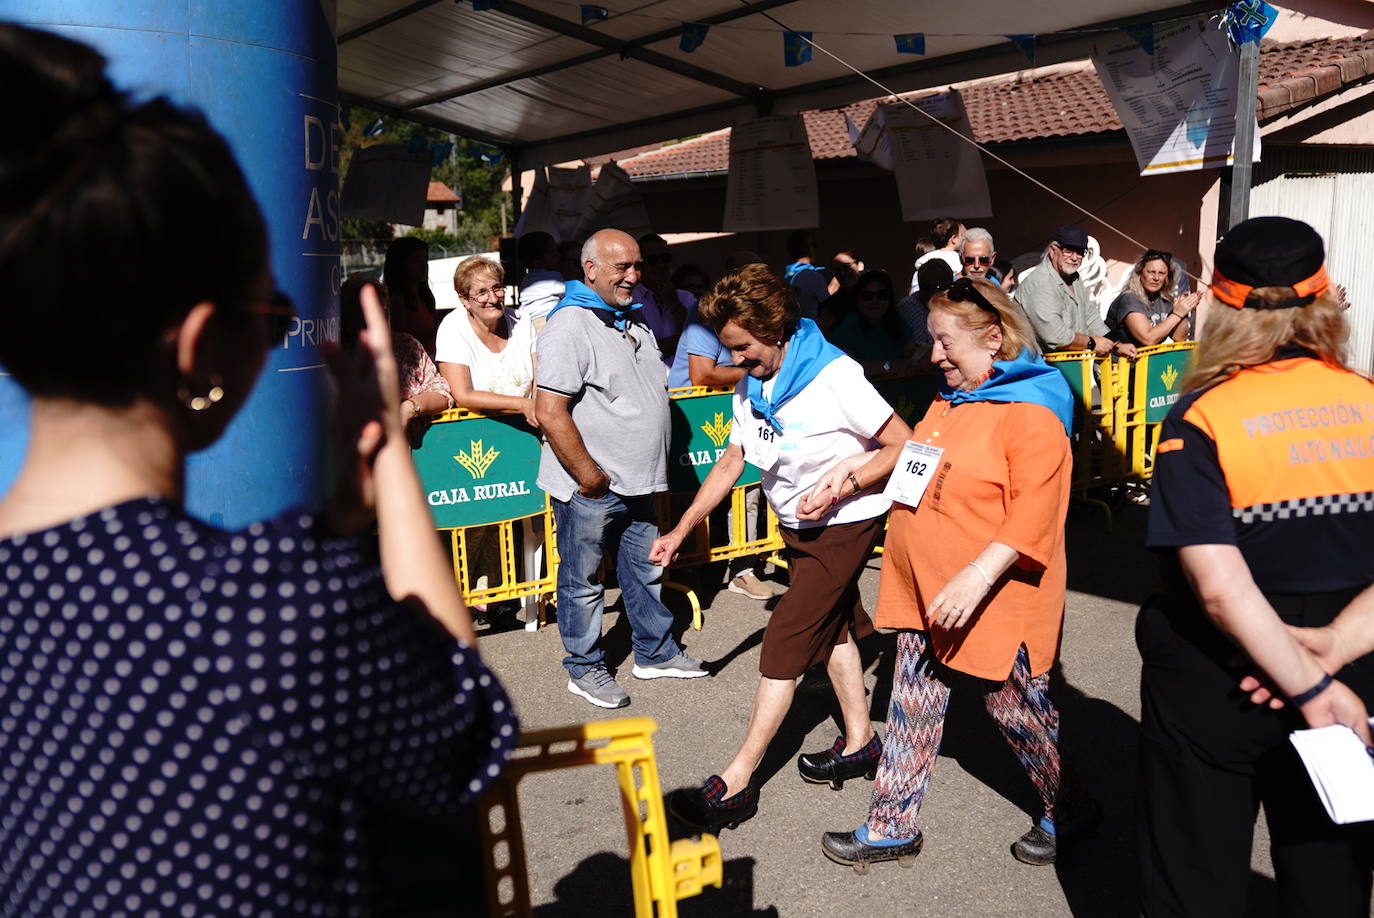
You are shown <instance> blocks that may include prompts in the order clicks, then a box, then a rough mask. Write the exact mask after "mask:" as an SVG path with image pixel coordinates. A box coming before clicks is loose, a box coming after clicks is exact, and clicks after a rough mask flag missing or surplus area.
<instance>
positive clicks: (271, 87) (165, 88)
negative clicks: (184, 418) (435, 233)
mask: <svg viewBox="0 0 1374 918" xmlns="http://www.w3.org/2000/svg"><path fill="white" fill-rule="evenodd" d="M0 19H8V20H11V21H17V22H20V23H22V24H24V25H28V26H31V27H33V28H39V29H46V30H49V31H52V32H57V33H60V34H62V35H65V36H67V37H69V38H74V39H76V40H78V41H82V42H85V43H86V44H89V45H91V46H93V47H95V48H97V49H98V50H99V51H100V52H101V53H103V54H104V55H105V56H106V58H108V59H109V62H110V66H109V73H110V75H111V77H112V78H113V80H114V82H115V84H116V85H118V86H120V87H121V88H124V89H128V90H131V91H133V92H134V94H135V96H136V97H137V98H148V97H151V96H155V95H166V96H168V97H170V98H171V99H172V100H173V101H175V102H177V103H178V104H182V105H189V106H193V107H195V108H199V109H200V110H201V111H203V112H204V113H205V114H206V116H207V117H208V118H209V119H210V122H211V124H213V125H214V126H215V128H216V129H218V130H219V131H220V133H222V134H223V135H224V136H225V137H226V138H227V139H228V141H229V144H230V146H231V147H232V148H233V149H234V152H235V154H236V155H237V156H238V159H239V163H240V164H241V165H242V167H243V170H244V172H245V173H246V175H247V176H248V184H249V186H250V187H251V188H252V189H253V192H254V194H255V195H256V196H257V199H258V204H259V206H260V207H261V208H262V212H263V216H264V217H265V219H266V221H267V227H268V233H269V236H270V251H271V257H272V269H273V271H274V273H275V275H276V279H277V284H278V286H279V287H280V288H281V289H282V290H284V291H285V292H286V293H287V295H288V296H290V297H291V299H292V301H293V302H294V303H295V306H296V309H297V311H298V313H299V314H300V319H299V321H294V322H293V323H292V327H291V329H290V330H289V332H288V333H287V334H286V335H285V336H284V337H283V338H282V340H280V341H277V342H275V343H274V344H273V346H272V350H271V352H270V353H269V355H268V360H267V364H266V367H265V368H264V369H263V372H262V375H261V376H260V377H259V378H258V382H257V386H256V388H255V389H254V391H253V395H252V397H251V398H250V399H249V401H248V403H247V404H246V405H245V406H244V408H243V410H242V411H241V412H240V414H239V416H238V417H237V418H236V419H235V420H234V422H233V423H232V424H231V425H230V426H229V429H228V430H227V431H226V433H225V435H224V437H223V438H222V439H221V440H220V441H219V442H218V443H216V444H215V445H214V446H212V447H211V448H210V449H208V450H206V451H205V452H203V453H199V454H197V455H195V456H193V457H192V458H191V461H190V464H189V467H188V474H187V493H186V498H187V506H188V508H189V509H190V511H191V512H192V513H194V514H196V515H197V516H199V517H201V518H203V519H205V520H208V521H210V522H212V523H214V524H216V525H222V526H227V527H238V526H242V525H244V524H246V523H248V522H250V521H252V520H256V519H262V518H264V517H267V516H271V515H273V514H275V513H278V512H281V511H282V510H285V509H287V508H288V507H290V506H292V505H295V504H300V503H304V502H309V501H313V500H315V499H316V498H318V497H319V496H320V495H321V491H322V488H323V485H324V479H325V478H326V468H327V466H326V455H325V448H326V446H327V440H328V418H327V417H326V412H325V410H324V404H325V400H326V385H327V384H326V371H325V369H324V367H323V363H324V358H323V354H322V345H323V344H324V342H325V341H327V340H329V341H337V340H338V330H339V305H338V303H339V301H338V292H339V283H340V277H339V271H340V265H339V241H338V240H339V196H338V185H339V176H338V165H339V148H338V144H339V128H338V109H337V98H338V71H337V64H336V46H335V41H334V31H333V0H231V2H226V0H0ZM205 219H206V221H211V220H214V219H215V215H214V214H206V215H205ZM70 254H71V257H72V259H73V260H74V261H75V260H79V259H80V253H79V252H73V253H70ZM73 270H80V269H79V266H77V265H73ZM26 426H27V410H26V408H25V404H24V397H23V393H22V392H21V391H20V390H19V389H18V387H17V386H15V385H14V383H13V382H12V381H11V380H10V379H9V378H8V377H3V376H0V492H3V491H4V490H5V489H7V488H8V487H9V485H10V483H11V482H12V480H13V477H14V473H15V472H16V471H17V470H18V468H19V465H20V463H21V462H22V459H23V451H24V446H25V443H26V441H27V435H26V432H25V428H26ZM74 486H75V483H74Z"/></svg>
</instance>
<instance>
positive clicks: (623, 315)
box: [535, 229, 706, 708]
mask: <svg viewBox="0 0 1374 918" xmlns="http://www.w3.org/2000/svg"><path fill="white" fill-rule="evenodd" d="M582 269H583V276H584V280H583V281H575V280H572V281H568V282H567V286H566V290H565V292H564V295H563V299H562V300H560V301H559V303H558V305H557V306H555V307H554V308H553V310H552V311H551V312H550V313H549V317H548V320H547V322H546V324H545V325H544V329H543V331H541V332H540V333H539V341H538V353H539V368H538V374H537V377H536V378H537V384H538V391H537V392H536V394H535V412H536V416H537V417H538V419H539V426H540V427H541V428H542V429H543V432H544V435H545V438H546V440H545V444H544V449H543V452H542V454H541V455H540V458H539V478H538V479H537V482H538V485H539V487H540V488H542V489H544V491H546V492H548V495H549V499H550V503H551V504H552V507H553V518H554V525H555V527H556V538H557V540H558V555H559V568H558V631H559V634H560V635H561V636H562V638H563V647H564V649H565V650H566V651H567V652H568V655H567V656H566V657H564V658H563V665H564V667H565V668H566V669H567V670H568V691H569V692H572V693H573V694H574V695H579V696H581V697H582V698H585V699H586V700H587V701H589V702H591V703H592V704H594V705H597V706H598V707H602V708H623V707H624V706H625V705H627V704H629V703H630V696H629V695H628V694H626V692H625V690H624V689H623V688H621V687H620V685H619V684H617V683H616V681H615V679H614V678H613V677H612V676H611V674H610V672H609V671H608V670H607V669H606V662H605V654H604V652H603V651H602V649H601V646H600V645H601V619H602V614H603V612H604V611H605V587H603V586H602V584H601V582H600V580H599V579H598V570H599V569H600V567H601V561H602V558H603V557H604V556H605V555H606V554H607V553H608V552H615V558H616V574H617V576H618V577H619V580H620V591H621V596H622V598H623V600H624V603H625V614H626V616H627V617H628V618H629V622H630V634H631V643H632V644H633V646H634V655H635V665H634V674H635V676H636V677H637V678H640V679H659V678H675V679H694V678H697V677H698V676H704V675H706V670H705V669H704V668H703V667H702V664H701V661H700V660H697V659H694V658H692V657H689V656H688V655H687V654H686V652H685V651H683V649H682V648H681V647H680V646H678V643H677V641H675V640H673V635H672V625H673V616H672V614H671V613H670V612H669V611H668V609H667V608H666V607H665V606H664V605H663V601H662V599H661V591H662V580H663V568H661V567H659V566H658V565H655V564H650V563H649V561H648V558H649V549H650V548H651V547H652V545H653V542H654V539H656V538H658V534H659V533H658V524H657V517H656V515H655V512H654V494H656V493H658V492H660V491H666V490H667V488H668V437H669V419H668V395H667V391H666V390H665V388H664V376H663V358H662V357H661V356H660V354H659V350H658V344H657V343H656V342H655V340H654V333H653V332H652V331H651V330H650V329H649V327H648V325H647V324H645V321H644V316H643V314H642V312H641V310H640V309H639V306H638V304H636V303H635V302H634V297H633V291H634V289H635V284H637V283H638V282H639V277H640V258H639V245H638V243H636V242H635V240H634V238H633V237H632V236H629V235H627V234H626V233H622V232H620V231H619V230H611V229H607V230H601V231H600V232H598V233H595V234H594V235H592V237H591V238H589V239H588V240H587V242H586V244H585V245H584V246H583V247H582Z"/></svg>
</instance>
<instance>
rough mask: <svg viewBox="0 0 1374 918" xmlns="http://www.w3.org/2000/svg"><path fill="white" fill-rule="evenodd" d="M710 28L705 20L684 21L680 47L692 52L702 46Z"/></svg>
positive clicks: (689, 52) (688, 52)
mask: <svg viewBox="0 0 1374 918" xmlns="http://www.w3.org/2000/svg"><path fill="white" fill-rule="evenodd" d="M710 28H711V27H710V26H708V25H707V24H706V23H704V22H684V23H683V24H682V40H681V41H679V42H678V43H677V46H678V48H680V49H681V50H682V51H684V52H685V53H687V54H691V53H692V52H693V51H695V50H696V49H697V48H700V47H701V43H702V42H704V41H705V40H706V33H707V31H708V30H709V29H710Z"/></svg>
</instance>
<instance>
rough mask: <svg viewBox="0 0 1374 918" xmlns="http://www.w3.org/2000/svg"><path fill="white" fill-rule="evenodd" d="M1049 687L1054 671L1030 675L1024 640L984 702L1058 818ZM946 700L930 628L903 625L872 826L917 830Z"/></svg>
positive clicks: (1055, 715)
mask: <svg viewBox="0 0 1374 918" xmlns="http://www.w3.org/2000/svg"><path fill="white" fill-rule="evenodd" d="M1049 687H1050V676H1049V673H1045V674H1043V675H1040V676H1034V677H1032V676H1031V674H1030V657H1029V656H1028V655H1027V653H1026V648H1025V646H1024V645H1022V647H1021V649H1020V650H1019V651H1018V652H1017V654H1016V662H1015V663H1014V664H1013V665H1012V668H1011V676H1010V677H1009V678H1008V679H1007V681H1006V682H1004V683H1002V686H1001V688H999V689H997V690H996V691H993V692H989V693H988V694H987V695H986V696H985V697H984V703H985V704H986V705H987V709H988V713H989V714H991V715H992V719H993V720H994V721H996V722H997V726H998V728H999V729H1000V730H1001V731H1002V736H1003V737H1005V738H1006V741H1007V743H1008V744H1009V745H1010V746H1011V749H1012V752H1013V753H1015V754H1016V758H1017V759H1018V760H1019V761H1020V762H1021V766H1022V767H1023V768H1025V769H1026V775H1027V776H1028V777H1029V778H1030V779H1031V783H1032V784H1034V785H1035V788H1036V790H1038V791H1039V792H1040V800H1041V803H1042V804H1043V805H1044V808H1045V815H1046V816H1047V817H1049V818H1050V819H1053V818H1054V800H1055V797H1056V796H1058V794H1059V712H1058V711H1057V710H1055V707H1054V705H1053V704H1051V703H1050V697H1049ZM948 707H949V685H948V684H946V683H945V682H943V681H941V679H940V676H939V673H938V671H937V664H936V661H935V659H934V655H933V654H932V653H931V651H930V645H929V642H928V641H927V640H926V635H925V634H924V633H923V632H920V631H903V632H900V633H899V634H898V635H897V671H896V674H895V677H894V678H893V682H892V706H891V707H890V708H889V709H888V715H887V731H886V734H885V735H884V737H883V757H882V761H881V762H879V764H878V779H877V781H876V782H875V783H874V785H873V801H872V802H871V803H870V804H869V808H868V827H869V829H870V830H872V831H873V832H876V833H878V834H880V835H884V836H887V837H889V838H906V837H909V836H912V835H915V834H916V831H917V829H916V817H917V816H918V815H919V814H920V812H921V803H922V801H923V800H924V799H925V795H926V788H927V787H929V786H930V775H931V772H933V771H934V770H935V757H936V755H937V754H938V753H939V751H940V740H941V737H942V736H943V735H944V729H945V710H946V709H947V708H948Z"/></svg>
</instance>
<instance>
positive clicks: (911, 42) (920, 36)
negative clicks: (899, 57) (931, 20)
mask: <svg viewBox="0 0 1374 918" xmlns="http://www.w3.org/2000/svg"><path fill="white" fill-rule="evenodd" d="M892 40H893V41H895V42H896V43H897V53H898V54H925V53H926V33H924V32H907V33H906V34H905V35H894V36H892Z"/></svg>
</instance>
